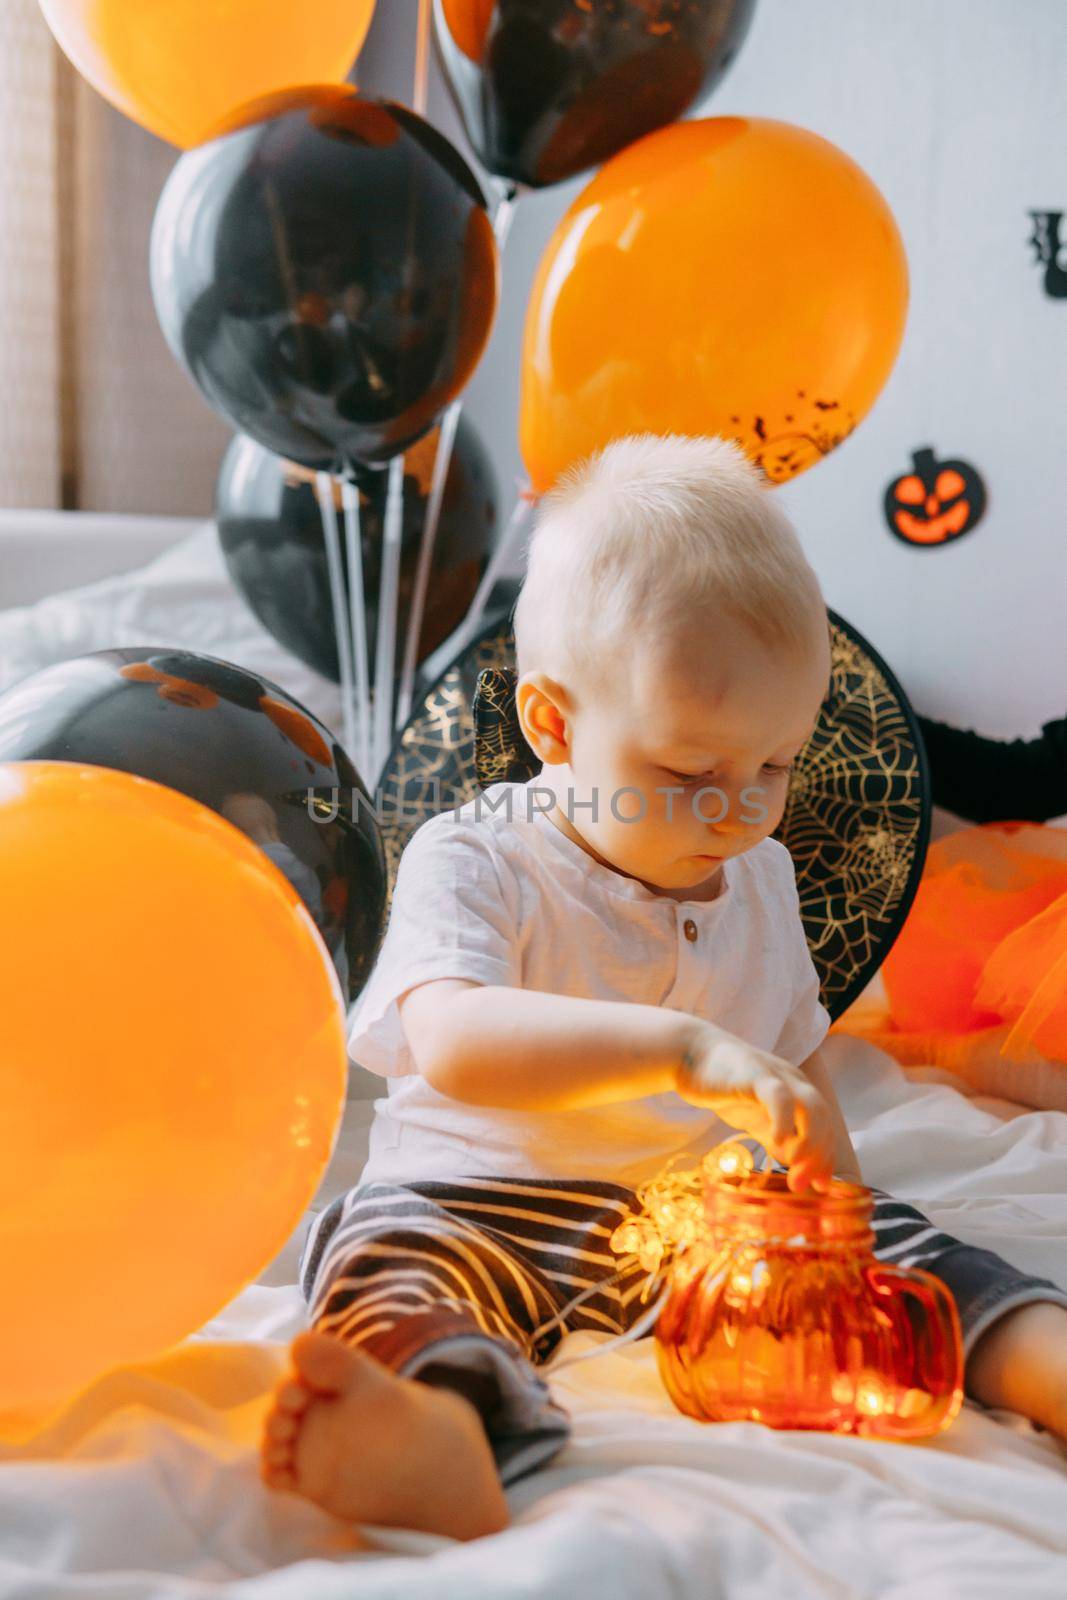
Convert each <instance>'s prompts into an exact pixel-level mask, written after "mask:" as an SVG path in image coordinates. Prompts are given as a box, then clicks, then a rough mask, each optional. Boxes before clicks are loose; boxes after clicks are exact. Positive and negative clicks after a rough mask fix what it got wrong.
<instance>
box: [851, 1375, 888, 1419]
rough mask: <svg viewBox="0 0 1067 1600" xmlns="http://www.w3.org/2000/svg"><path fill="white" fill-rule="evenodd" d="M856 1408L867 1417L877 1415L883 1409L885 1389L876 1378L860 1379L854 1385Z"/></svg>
mask: <svg viewBox="0 0 1067 1600" xmlns="http://www.w3.org/2000/svg"><path fill="white" fill-rule="evenodd" d="M856 1409H857V1411H862V1412H863V1414H864V1416H867V1417H877V1416H879V1415H880V1414H881V1413H882V1412H883V1411H884V1410H885V1389H884V1388H883V1387H882V1384H881V1383H880V1381H879V1380H878V1379H877V1378H875V1377H873V1376H866V1377H863V1378H861V1379H860V1381H859V1383H858V1384H857V1385H856Z"/></svg>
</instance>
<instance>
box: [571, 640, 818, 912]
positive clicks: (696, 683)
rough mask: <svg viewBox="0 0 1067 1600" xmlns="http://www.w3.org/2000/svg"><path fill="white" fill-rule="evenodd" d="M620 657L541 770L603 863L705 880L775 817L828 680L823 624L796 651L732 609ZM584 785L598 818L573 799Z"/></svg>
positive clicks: (643, 875) (661, 884) (659, 877)
mask: <svg viewBox="0 0 1067 1600" xmlns="http://www.w3.org/2000/svg"><path fill="white" fill-rule="evenodd" d="M625 667H626V668H628V669H629V670H620V674H619V689H620V693H619V695H618V696H616V697H615V698H614V699H613V700H612V701H611V703H608V704H605V703H604V702H603V701H599V702H598V703H596V704H593V703H591V702H590V703H588V704H587V705H584V706H582V707H580V708H579V709H577V710H576V712H575V714H574V715H573V717H572V718H571V719H570V725H569V727H568V729H567V732H568V735H569V744H568V747H567V750H566V752H565V753H564V754H563V755H562V757H561V758H560V761H561V763H565V765H563V764H561V765H559V766H557V765H556V764H555V763H553V764H552V765H551V766H550V768H549V770H548V771H546V772H545V774H544V777H545V779H546V780H549V779H550V780H551V782H552V785H553V786H554V788H555V790H556V796H557V805H558V807H559V809H560V810H562V812H563V814H564V817H565V818H567V819H568V820H569V821H570V822H571V825H572V828H573V829H574V830H575V831H576V833H577V834H578V835H580V842H582V843H583V844H584V845H585V846H586V847H587V848H590V849H591V850H592V852H593V853H594V854H595V855H597V856H599V857H600V858H601V859H602V860H603V861H604V862H605V863H606V864H607V865H608V866H611V867H613V868H614V869H615V870H616V871H618V872H621V873H623V874H625V875H626V876H628V877H632V878H636V879H638V880H639V881H640V882H642V883H644V884H646V885H648V886H649V887H650V888H660V889H664V890H676V891H679V892H682V893H684V892H685V891H689V892H691V893H692V894H694V895H695V896H699V894H700V893H701V892H703V891H707V892H708V893H709V894H710V893H714V892H716V891H717V880H718V878H719V875H720V871H721V862H722V859H723V858H724V857H729V856H735V855H740V854H742V852H743V851H745V850H751V849H752V847H753V845H755V844H758V843H759V841H760V840H761V839H764V838H766V836H767V835H768V834H770V833H773V832H774V830H775V828H776V827H777V826H778V824H779V822H780V821H781V818H782V813H783V811H784V809H785V801H786V795H787V793H788V789H789V772H790V766H791V763H792V761H793V759H794V758H795V756H796V755H797V754H798V753H799V751H800V750H801V749H802V748H803V746H804V744H805V743H806V741H807V739H808V737H809V735H810V734H811V732H812V729H813V728H814V726H815V723H816V721H817V720H818V715H819V708H820V706H821V704H822V701H823V699H824V697H825V695H826V692H827V688H828V685H829V678H830V649H829V640H828V637H827V633H826V628H825V626H823V627H821V628H818V627H817V628H816V629H815V630H814V631H813V636H812V640H811V644H810V646H809V648H808V650H807V651H806V653H805V654H804V655H803V656H797V655H795V654H789V653H785V652H783V651H782V650H781V649H776V648H773V647H768V646H767V645H765V644H763V643H762V642H761V641H760V640H758V639H757V638H755V637H754V635H753V634H752V633H751V632H750V631H749V630H748V629H747V628H745V627H743V626H742V625H741V624H739V623H736V622H734V621H732V620H730V619H726V618H722V619H717V620H716V621H715V624H714V626H713V627H710V628H709V626H708V623H707V621H706V620H705V622H704V625H703V627H702V629H701V632H700V634H698V633H696V632H695V631H691V632H690V633H689V635H688V636H684V635H683V636H680V637H678V638H675V639H672V640H671V641H670V642H669V645H667V646H666V647H665V648H662V649H659V650H655V651H649V650H645V651H643V652H638V653H637V655H636V657H635V659H634V660H632V661H630V662H627V663H625ZM547 759H548V758H547V757H546V760H547ZM568 769H569V770H568ZM570 787H573V789H574V801H575V804H574V806H573V807H572V810H571V812H570V813H568V811H567V790H568V788H570ZM702 790H703V791H704V792H703V793H701V791H702ZM635 791H636V792H635ZM594 794H595V795H596V798H597V811H596V813H595V816H596V820H593V819H594V812H593V810H592V809H591V808H590V807H589V806H579V805H578V804H577V802H580V801H591V800H592V799H593V797H594ZM556 820H557V821H559V817H558V814H557V818H556ZM565 831H567V832H571V828H565Z"/></svg>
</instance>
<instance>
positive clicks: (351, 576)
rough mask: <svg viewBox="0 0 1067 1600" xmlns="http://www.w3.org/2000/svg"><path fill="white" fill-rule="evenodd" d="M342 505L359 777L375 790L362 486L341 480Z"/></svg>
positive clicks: (348, 479) (346, 478)
mask: <svg viewBox="0 0 1067 1600" xmlns="http://www.w3.org/2000/svg"><path fill="white" fill-rule="evenodd" d="M341 504H342V505H343V506H344V511H345V554H346V555H347V557H348V609H349V616H350V619H351V623H352V642H353V646H354V650H355V658H356V659H355V681H356V701H357V704H358V707H359V730H358V739H359V751H358V754H357V756H356V761H357V765H358V768H359V775H360V777H361V778H362V779H363V782H364V784H365V785H366V786H367V788H368V789H371V788H373V778H374V775H373V773H372V772H371V770H370V765H371V759H370V675H369V672H368V667H367V608H366V604H365V597H364V588H363V535H362V529H361V526H360V513H359V485H358V484H357V483H355V482H353V480H352V479H351V478H348V477H344V478H342V479H341Z"/></svg>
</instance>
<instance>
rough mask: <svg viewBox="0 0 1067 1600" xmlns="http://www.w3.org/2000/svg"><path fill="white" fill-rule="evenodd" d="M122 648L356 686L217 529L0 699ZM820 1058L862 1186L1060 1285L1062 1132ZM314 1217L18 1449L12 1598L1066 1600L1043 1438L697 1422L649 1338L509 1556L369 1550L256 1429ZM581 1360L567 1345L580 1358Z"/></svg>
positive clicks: (1052, 1120)
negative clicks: (236, 561)
mask: <svg viewBox="0 0 1067 1600" xmlns="http://www.w3.org/2000/svg"><path fill="white" fill-rule="evenodd" d="M122 644H170V645H180V646H184V647H186V648H189V649H194V650H202V651H205V652H207V653H210V654H214V655H219V656H222V657H224V658H226V659H229V660H233V661H237V662H239V663H240V664H241V665H244V666H247V667H249V668H250V669H251V670H254V671H258V672H260V673H262V674H263V675H264V676H266V677H269V678H271V679H273V680H274V681H275V682H277V683H279V684H281V685H282V686H283V687H284V688H286V689H288V690H289V691H290V692H291V693H292V694H294V695H296V696H297V697H298V698H299V699H301V700H302V701H303V702H304V703H305V704H306V705H308V706H309V708H310V709H311V710H313V711H314V712H316V714H317V715H319V716H320V717H322V718H323V720H324V721H326V722H327V723H328V724H330V725H332V726H336V725H337V721H338V709H339V708H338V700H337V690H336V688H335V686H333V685H330V684H328V683H326V682H325V681H324V680H323V679H321V678H319V677H318V676H317V675H316V674H314V673H312V672H310V671H309V669H307V668H306V667H304V666H303V665H302V664H301V663H299V662H298V661H296V660H295V659H294V658H293V657H292V656H290V655H288V654H287V653H286V652H284V651H283V650H281V648H280V647H279V646H278V645H277V644H276V643H275V642H274V640H273V639H271V638H270V636H269V635H268V634H267V633H266V632H265V631H264V630H263V629H262V628H260V627H259V625H258V623H256V622H255V620H254V618H253V617H252V616H251V614H250V613H249V612H248V610H247V608H246V607H245V606H244V604H243V602H242V601H241V600H240V597H239V596H238V595H237V594H236V592H235V591H234V590H233V588H232V585H231V584H230V583H229V579H228V578H227V576H226V573H225V569H224V567H223V565H222V562H221V558H220V556H219V554H218V550H217V545H216V541H215V536H214V531H213V529H212V528H211V527H210V526H206V527H205V528H204V529H203V530H201V531H200V532H198V533H196V534H194V535H192V536H191V537H190V538H188V539H186V540H184V541H183V542H182V543H181V544H180V545H178V546H176V547H175V548H174V549H173V550H171V551H169V552H167V554H165V555H164V556H162V557H161V558H159V559H158V560H157V561H155V562H153V563H152V564H151V565H150V566H149V567H147V568H145V569H143V570H142V571H141V572H139V573H136V574H132V575H128V576H126V577H122V578H112V579H108V580H105V581H104V582H101V583H97V584H94V585H92V586H90V587H88V588H86V589H83V590H80V591H72V592H71V593H69V594H66V595H57V596H53V597H52V598H50V599H48V600H45V601H42V602H39V603H38V604H37V605H34V606H28V607H23V608H20V609H18V610H13V611H9V612H7V613H0V689H2V688H4V687H6V686H7V685H8V684H10V683H13V682H16V681H17V680H18V679H19V678H21V677H23V676H25V675H26V674H27V673H28V672H31V671H33V670H35V669H36V668H37V667H40V666H43V665H45V664H47V663H49V662H51V661H55V660H58V659H61V658H63V657H65V656H69V655H74V654H80V653H81V652H83V651H86V650H92V649H102V648H106V647H108V646H113V645H122ZM828 1056H829V1060H830V1065H831V1070H832V1072H833V1074H834V1077H835V1081H836V1085H837V1088H838V1092H839V1094H840V1096H841V1099H842V1102H843V1104H844V1106H845V1109H846V1113H847V1115H848V1118H849V1122H850V1125H851V1127H852V1128H853V1131H854V1137H855V1142H856V1146H857V1149H858V1151H859V1154H860V1158H861V1161H862V1162H863V1166H864V1171H865V1173H866V1175H867V1177H868V1180H869V1181H870V1182H872V1183H876V1184H879V1185H881V1186H883V1187H885V1188H887V1189H889V1190H891V1191H892V1192H894V1193H896V1194H898V1195H900V1196H901V1197H902V1198H906V1199H910V1200H913V1201H915V1202H916V1203H917V1204H919V1205H921V1206H922V1207H924V1209H926V1210H927V1211H928V1212H929V1214H930V1216H931V1217H932V1218H933V1220H934V1221H935V1222H937V1223H939V1224H941V1225H943V1226H945V1227H946V1228H948V1229H950V1230H951V1231H952V1232H954V1233H955V1234H957V1235H958V1236H959V1237H961V1238H965V1239H968V1240H973V1241H974V1242H976V1243H981V1244H986V1245H988V1246H990V1247H991V1248H994V1249H998V1250H1000V1251H1001V1252H1002V1253H1003V1254H1004V1255H1005V1256H1007V1257H1008V1258H1009V1259H1010V1260H1013V1261H1015V1262H1016V1263H1017V1264H1018V1265H1019V1266H1021V1267H1024V1268H1028V1269H1030V1270H1033V1271H1036V1272H1039V1273H1042V1274H1044V1275H1046V1276H1049V1277H1052V1278H1054V1279H1056V1280H1058V1281H1059V1282H1061V1283H1067V1114H1064V1113H1059V1112H1027V1111H1025V1110H1024V1109H1023V1108H1020V1107H1017V1106H1013V1105H1012V1104H1011V1103H1009V1102H1004V1101H991V1100H986V1101H981V1100H978V1099H967V1098H965V1097H964V1093H961V1092H959V1091H961V1090H962V1091H964V1092H965V1086H964V1085H962V1084H958V1083H957V1082H956V1081H955V1080H953V1079H951V1078H949V1077H948V1076H947V1074H944V1073H940V1072H937V1071H934V1070H932V1069H927V1070H922V1069H912V1070H910V1071H909V1072H907V1073H904V1072H902V1070H901V1069H900V1068H899V1067H898V1066H897V1064H896V1063H895V1062H894V1061H893V1060H892V1059H891V1058H890V1057H889V1056H887V1055H885V1054H884V1053H883V1052H881V1051H878V1050H876V1049H874V1048H873V1047H872V1046H870V1045H867V1044H864V1043H861V1042H860V1041H858V1040H855V1039H852V1038H849V1037H848V1036H846V1035H834V1036H832V1037H831V1040H830V1043H829V1046H828ZM370 1115H371V1106H370V1105H369V1103H368V1102H367V1101H366V1100H361V1099H351V1100H349V1102H348V1105H347V1108H346V1112H345V1119H344V1123H343V1126H342V1127H341V1129H340V1130H339V1133H338V1138H337V1142H336V1145H335V1149H334V1154H333V1159H332V1162H331V1164H330V1168H329V1170H328V1172H327V1173H326V1174H325V1176H324V1178H323V1181H322V1184H321V1185H320V1188H319V1192H318V1194H317V1196H316V1198H315V1201H314V1202H313V1206H312V1208H311V1210H312V1211H313V1210H315V1209H317V1208H318V1207H320V1206H321V1205H323V1204H325V1203H326V1202H327V1201H328V1199H329V1198H330V1197H331V1196H332V1195H333V1194H335V1193H338V1192H340V1191H341V1190H343V1189H344V1188H346V1187H347V1186H348V1185H349V1184H351V1183H352V1182H354V1181H355V1179H356V1177H357V1176H358V1173H359V1169H360V1166H361V1165H362V1161H363V1156H364V1150H365V1143H366V1129H367V1125H368V1121H369V1118H370ZM27 1199H28V1203H32V1197H27ZM309 1219H310V1212H309V1216H308V1217H305V1218H304V1219H302V1220H301V1222H300V1224H299V1225H298V1226H297V1228H296V1229H295V1230H294V1233H293V1235H292V1237H291V1239H290V1240H289V1242H288V1244H287V1245H286V1247H285V1249H284V1250H283V1251H282V1252H281V1253H280V1255H279V1257H278V1258H277V1260H276V1261H275V1262H274V1263H272V1264H271V1266H270V1267H269V1268H268V1269H267V1271H265V1272H264V1273H263V1275H262V1276H261V1278H260V1280H259V1281H258V1282H257V1283H255V1284H253V1285H251V1286H250V1287H248V1288H247V1289H245V1290H244V1292H243V1293H241V1294H240V1295H238V1296H237V1297H236V1299H235V1300H234V1301H233V1302H232V1304H231V1305H229V1306H228V1307H226V1308H225V1309H224V1310H223V1311H221V1312H220V1313H219V1315H218V1316H217V1317H215V1318H214V1319H213V1320H212V1321H211V1322H210V1323H208V1324H207V1325H206V1326H205V1327H204V1328H203V1329H201V1330H200V1332H199V1333H198V1334H197V1335H196V1336H194V1337H193V1338H192V1339H190V1340H187V1341H186V1342H185V1343H183V1344H182V1345H180V1346H178V1347H176V1348H175V1349H174V1350H173V1351H171V1352H169V1353H168V1354H167V1355H165V1356H163V1357H161V1358H160V1359H158V1360H156V1361H153V1362H151V1363H147V1364H143V1365H140V1366H138V1367H130V1368H125V1369H122V1370H119V1371H115V1372H112V1373H110V1374H108V1375H107V1376H106V1377H104V1378H102V1379H100V1380H99V1381H98V1382H97V1383H95V1384H93V1385H91V1386H90V1387H89V1388H87V1389H86V1390H85V1391H83V1393H82V1394H80V1395H79V1396H78V1397H77V1398H76V1399H75V1400H74V1401H73V1402H71V1403H70V1404H69V1405H68V1406H66V1407H65V1408H64V1409H63V1410H62V1411H61V1412H59V1413H58V1414H57V1415H56V1416H55V1417H54V1418H53V1419H51V1421H50V1422H49V1424H48V1425H47V1426H46V1427H44V1428H43V1429H41V1430H39V1431H38V1432H37V1433H35V1434H33V1435H32V1436H30V1437H28V1438H26V1439H24V1440H23V1441H21V1442H20V1443H19V1444H11V1443H7V1444H3V1445H0V1600H15V1597H17V1600H67V1597H71V1600H73V1597H94V1600H149V1597H151V1600H193V1597H217V1596H220V1595H222V1594H225V1595H226V1596H227V1597H230V1596H232V1597H233V1600H309V1597H312V1596H315V1597H322V1600H334V1597H338V1600H339V1597H346V1600H347V1597H349V1596H351V1597H353V1600H368V1597H374V1600H385V1597H399V1596H405V1597H409V1596H419V1595H424V1594H425V1595H430V1594H432V1595H433V1596H434V1597H435V1600H452V1597H454V1600H512V1597H515V1600H519V1597H522V1600H530V1597H534V1596H537V1597H542V1596H545V1597H553V1600H554V1597H560V1600H570V1597H572V1596H579V1595H583V1594H587V1593H596V1594H603V1595H605V1596H610V1597H611V1600H630V1597H633V1600H649V1597H653V1596H679V1597H681V1596H686V1597H689V1596H709V1597H720V1596H721V1597H723V1600H750V1597H751V1600H756V1597H757V1596H758V1597H759V1600H766V1597H767V1595H768V1593H770V1592H772V1590H773V1592H774V1593H775V1594H781V1595H788V1596H789V1597H790V1600H807V1597H809V1596H810V1597H818V1600H851V1597H853V1596H856V1597H858V1596H864V1597H866V1596H876V1595H877V1596H879V1597H885V1600H954V1597H956V1596H959V1597H960V1600H964V1597H966V1600H985V1597H989V1600H993V1597H996V1600H1014V1597H1015V1596H1016V1595H1019V1596H1022V1595H1024V1594H1025V1595H1027V1596H1028V1597H1030V1600H1046V1597H1047V1600H1063V1597H1064V1596H1067V1449H1065V1448H1064V1447H1063V1446H1061V1445H1060V1444H1059V1442H1058V1441H1057V1440H1056V1439H1054V1438H1053V1437H1052V1436H1051V1435H1048V1434H1045V1433H1042V1432H1040V1431H1039V1430H1036V1429H1034V1428H1032V1427H1031V1426H1030V1425H1029V1423H1027V1422H1026V1421H1025V1420H1024V1419H1022V1418H1019V1417H1016V1416H1013V1415H1012V1414H1010V1413H1007V1412H1000V1413H991V1412H987V1411H984V1410H982V1409H981V1408H979V1407H976V1406H974V1405H972V1404H970V1403H968V1404H967V1405H966V1406H965V1408H964V1411H963V1413H962V1415H961V1416H960V1418H959V1419H958V1421H957V1422H956V1423H955V1424H954V1425H953V1427H952V1428H951V1429H950V1430H949V1432H948V1433H947V1434H945V1435H942V1436H941V1437H940V1438H938V1439H936V1440H933V1441H929V1442H926V1443H924V1444H921V1445H900V1444H877V1443H873V1442H871V1441H867V1440H854V1439H843V1438H835V1437H832V1436H827V1435H819V1434H801V1433H777V1432H774V1431H772V1430H770V1429H766V1428H762V1427H760V1426H759V1425H757V1424H747V1423H736V1424H719V1425H715V1426H710V1427H709V1426H703V1425H701V1424H699V1423H696V1422H693V1421H690V1420H689V1419H687V1418H685V1417H682V1416H679V1415H678V1414H677V1413H676V1412H675V1411H674V1410H673V1408H672V1407H671V1405H670V1403H669V1401H668V1400H667V1398H666V1396H665V1395H664V1393H663V1391H662V1389H661V1387H660V1385H659V1381H658V1378H657V1375H656V1369H655V1360H654V1352H653V1349H652V1345H651V1342H650V1341H649V1340H644V1341H642V1342H641V1343H640V1344H638V1345H634V1346H630V1347H627V1348H623V1349H620V1350H613V1351H609V1352H606V1353H605V1354H603V1355H602V1356H600V1357H598V1358H597V1359H596V1360H592V1361H588V1362H584V1363H581V1364H578V1365H576V1366H574V1367H573V1368H570V1369H569V1370H566V1371H562V1372H560V1373H559V1375H558V1376H557V1377H556V1379H555V1380H554V1385H555V1388H556V1390H557V1393H558V1395H559V1397H560V1399H561V1400H562V1401H563V1402H564V1403H565V1404H566V1405H568V1406H569V1407H570V1409H571V1410H572V1412H573V1413H574V1417H575V1433H574V1438H573V1441H572V1443H571V1444H570V1445H569V1446H568V1447H567V1449H566V1450H565V1452H564V1453H563V1454H562V1455H561V1456H560V1457H559V1458H558V1459H557V1461H556V1462H554V1463H553V1464H552V1465H551V1467H550V1468H549V1469H547V1470H545V1471H542V1472H539V1473H537V1474H535V1475H533V1476H532V1477H530V1478H528V1479H526V1480H525V1481H523V1482H522V1483H520V1484H518V1485H516V1486H515V1488H514V1489H513V1490H512V1491H511V1494H510V1496H509V1499H510V1505H511V1509H512V1523H511V1526H510V1527H509V1528H508V1529H507V1530H506V1531H505V1532H504V1533H502V1534H500V1535H498V1536H496V1537H494V1538H492V1539H487V1540H482V1541H479V1542H477V1543H475V1544H471V1545H458V1544H453V1543H450V1542H449V1541H446V1540H439V1539H432V1538H427V1537H425V1536H420V1535H415V1534H405V1533H398V1532H388V1533H387V1532H385V1531H383V1530H364V1531H363V1533H362V1534H356V1533H355V1532H353V1531H352V1530H349V1529H347V1528H346V1527H345V1526H344V1525H343V1524H341V1523H339V1522H336V1521H335V1520H334V1519H333V1518H331V1517H329V1516H328V1515H327V1514H326V1513H324V1512H321V1511H319V1510H318V1509H317V1508H316V1507H314V1506H312V1505H310V1504H308V1503H306V1502H304V1501H302V1500H300V1499H299V1498H297V1497H295V1496H291V1495H281V1494H277V1493H274V1492H272V1491H269V1490H267V1489H266V1488H265V1486H264V1485H263V1484H262V1483H261V1482H260V1479H259V1477H258V1470H257V1469H258V1454H257V1451H258V1439H259V1432H260V1427H261V1424H262V1419H263V1416H264V1412H265V1410H266V1407H267V1405H268V1403H269V1396H270V1391H271V1387H272V1385H273V1383H274V1382H275V1380H276V1379H277V1377H278V1376H279V1375H280V1374H281V1373H282V1372H283V1371H284V1369H285V1365H286V1357H285V1353H286V1345H287V1341H288V1339H289V1338H291V1337H292V1335H293V1334H294V1333H295V1332H297V1331H298V1329H299V1328H300V1327H301V1326H303V1305H302V1301H301V1297H300V1293H299V1290H298V1289H297V1287H296V1283H295V1264H296V1258H297V1254H298V1251H299V1247H300V1243H301V1241H302V1239H303V1236H304V1233H305V1231H306V1228H307V1225H308V1221H309ZM7 1292H8V1293H13V1292H17V1289H16V1288H14V1287H12V1286H9V1287H8V1290H7ZM75 1292H76V1290H75ZM72 1336H76V1317H74V1316H72ZM589 1343H590V1336H588V1335H577V1336H574V1337H573V1338H572V1339H571V1340H570V1341H568V1345H567V1353H568V1354H569V1353H572V1352H573V1351H577V1350H580V1349H582V1348H583V1347H586V1346H588V1344H589ZM365 1447H366V1448H367V1449H373V1441H372V1440H367V1441H366V1442H365ZM368 1540H369V1541H370V1545H371V1547H370V1548H366V1547H365V1546H366V1543H367V1541H368ZM769 1586H770V1587H769Z"/></svg>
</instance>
